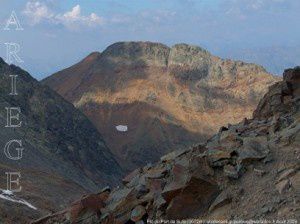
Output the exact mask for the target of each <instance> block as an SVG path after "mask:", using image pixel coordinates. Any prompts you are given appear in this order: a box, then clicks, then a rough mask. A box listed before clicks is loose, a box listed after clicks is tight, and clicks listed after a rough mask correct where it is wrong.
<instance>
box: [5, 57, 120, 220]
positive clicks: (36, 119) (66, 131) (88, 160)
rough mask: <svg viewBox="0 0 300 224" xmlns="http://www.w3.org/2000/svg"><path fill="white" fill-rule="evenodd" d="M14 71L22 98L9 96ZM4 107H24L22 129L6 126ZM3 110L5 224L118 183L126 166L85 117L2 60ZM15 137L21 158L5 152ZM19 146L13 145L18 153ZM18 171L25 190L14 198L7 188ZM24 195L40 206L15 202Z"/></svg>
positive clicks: (26, 198) (49, 90) (13, 152)
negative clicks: (9, 175)
mask: <svg viewBox="0 0 300 224" xmlns="http://www.w3.org/2000/svg"><path fill="white" fill-rule="evenodd" d="M10 75H18V78H17V91H18V95H17V96H11V95H9V93H10V90H11V79H10ZM5 107H20V109H21V115H20V117H21V118H20V120H21V121H22V126H21V127H20V128H6V127H5V125H6V122H7V115H6V110H5ZM0 108H1V110H0V127H1V128H0V146H1V153H0V154H1V156H0V223H5V224H9V223H13V224H15V223H27V221H28V220H29V219H32V218H33V217H38V216H40V215H41V214H48V213H49V212H51V211H55V209H59V208H62V207H64V206H65V205H66V204H68V203H69V202H70V201H72V200H74V199H75V198H77V197H78V196H79V195H82V194H83V193H86V192H93V191H95V190H99V188H100V187H103V186H106V185H107V184H113V185H116V184H117V183H118V181H119V179H120V176H121V173H122V171H121V168H120V166H119V165H118V163H117V162H116V161H115V159H114V158H113V155H112V154H111V152H110V150H109V149H108V148H107V146H106V145H105V142H104V141H103V139H102V136H101V135H100V134H99V133H98V131H97V129H96V128H95V127H94V126H93V125H92V123H91V122H90V121H89V120H88V119H87V118H86V117H85V115H84V114H83V113H82V112H80V111H78V110H77V109H76V108H75V107H74V106H73V105H72V104H71V103H69V102H67V101H65V100H64V99H63V98H62V97H61V96H60V95H58V94H57V93H56V92H54V91H53V90H51V89H50V88H49V87H47V86H43V85H41V84H40V83H39V82H38V81H36V80H35V79H34V78H32V77H31V76H30V75H29V74H28V73H27V72H25V71H24V70H22V69H20V68H19V67H16V66H14V65H8V64H6V63H5V62H4V61H3V60H2V59H1V58H0ZM13 122H15V120H14V119H13ZM12 139H18V140H19V139H20V140H22V145H23V147H24V152H23V158H22V159H21V160H18V161H14V160H10V159H8V158H7V157H6V156H5V154H4V151H3V148H4V146H5V144H6V143H7V142H8V141H9V140H12ZM17 146H18V145H12V147H11V149H10V152H11V154H12V155H14V156H15V155H16V152H17V151H16V149H15V147H17ZM14 171H16V172H17V171H20V172H21V186H22V188H23V190H22V191H21V192H20V193H16V194H15V195H14V196H11V195H9V193H7V192H4V191H2V190H3V189H7V188H6V175H5V172H14ZM13 179H14V178H13ZM21 199H24V200H26V201H27V202H28V203H31V204H32V205H33V206H35V207H36V208H37V210H34V209H32V208H30V207H28V206H26V205H25V204H20V203H17V202H16V201H20V200H21ZM12 200H15V201H12Z"/></svg>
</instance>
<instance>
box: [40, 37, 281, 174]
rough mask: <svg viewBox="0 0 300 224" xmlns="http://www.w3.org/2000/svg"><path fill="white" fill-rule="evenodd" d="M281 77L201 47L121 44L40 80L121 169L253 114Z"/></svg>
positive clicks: (188, 144)
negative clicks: (85, 122) (96, 134)
mask: <svg viewBox="0 0 300 224" xmlns="http://www.w3.org/2000/svg"><path fill="white" fill-rule="evenodd" d="M276 80H279V79H278V78H275V77H273V76H272V75H270V74H268V73H267V72H266V71H265V70H264V69H263V68H262V67H261V66H258V65H255V64H248V63H244V62H241V61H232V60H223V59H220V58H218V57H216V56H213V55H211V54H210V53H209V52H207V51H206V50H204V49H202V48H200V47H196V46H190V45H186V44H177V45H174V46H173V47H172V48H169V47H167V46H165V45H163V44H159V43H151V42H120V43H115V44H113V45H111V46H109V47H108V48H107V49H106V50H105V51H104V52H103V53H92V54H90V55H89V56H88V57H86V58H85V59H84V60H82V61H81V62H79V63H78V64H75V65H73V66H71V67H70V68H67V69H65V70H62V71H60V72H58V73H56V74H54V75H52V76H50V77H48V78H46V79H45V80H43V83H44V84H46V85H48V86H49V87H51V88H52V89H53V90H55V91H57V92H58V93H59V94H60V95H62V96H63V97H64V98H65V99H66V100H68V101H70V102H72V103H73V104H74V105H75V106H76V107H77V108H79V109H80V110H81V111H82V112H83V113H84V114H85V115H87V117H89V119H90V120H91V121H92V122H93V124H94V125H95V126H96V127H97V128H98V130H99V131H100V133H101V134H103V137H104V140H105V141H106V142H107V144H108V147H109V148H110V149H111V150H112V152H113V154H114V155H115V156H116V158H117V160H118V161H119V163H120V164H121V166H123V168H124V169H127V170H133V169H134V168H136V167H138V166H141V165H145V164H146V163H147V162H153V161H157V160H158V159H159V158H160V156H161V155H163V154H165V153H167V152H170V151H171V150H174V149H176V148H177V149H178V148H183V147H187V146H190V145H192V144H193V143H199V142H201V141H203V140H205V139H207V138H208V137H209V136H211V135H212V134H213V133H214V132H215V131H216V130H217V129H218V127H219V126H221V125H226V124H227V123H233V122H237V121H240V120H241V119H242V118H243V117H250V116H251V112H252V111H253V109H254V108H255V107H256V105H257V103H258V99H259V98H261V97H262V96H263V94H264V93H265V92H266V90H267V87H268V86H269V85H271V84H273V83H274V82H275V81H276ZM118 125H123V126H127V128H128V131H127V132H120V131H117V129H116V126H118Z"/></svg>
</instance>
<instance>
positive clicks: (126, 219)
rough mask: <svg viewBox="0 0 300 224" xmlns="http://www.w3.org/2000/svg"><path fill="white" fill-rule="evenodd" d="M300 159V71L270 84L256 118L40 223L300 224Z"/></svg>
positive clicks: (174, 154) (38, 223)
mask: <svg viewBox="0 0 300 224" xmlns="http://www.w3.org/2000/svg"><path fill="white" fill-rule="evenodd" d="M299 161H300V67H297V68H295V69H289V70H286V71H285V73H284V80H283V81H281V82H278V83H276V84H274V85H273V86H271V87H270V89H269V91H268V93H267V94H266V95H265V96H264V97H263V99H262V100H261V101H260V103H259V105H258V107H257V108H256V110H255V112H254V113H253V119H245V120H244V121H242V122H240V123H238V124H235V125H228V126H227V127H222V128H220V130H219V132H218V133H217V134H216V135H214V136H213V137H212V138H211V139H209V140H208V141H207V142H206V144H201V145H198V146H196V147H192V148H189V149H186V150H182V151H174V152H172V153H170V154H167V155H166V156H163V157H162V158H161V160H160V162H158V163H156V164H155V165H148V166H145V167H143V168H139V169H137V170H135V171H133V172H132V173H131V174H129V175H128V176H126V177H125V178H124V179H123V183H124V186H123V187H121V188H116V189H114V190H113V191H112V192H110V191H109V190H108V189H106V190H103V191H102V192H100V193H99V194H95V195H89V196H86V197H83V198H82V199H80V200H79V201H77V202H75V203H74V204H73V205H72V206H71V207H69V208H68V209H66V210H63V211H62V212H60V213H57V214H54V215H51V216H48V217H44V218H42V219H40V220H39V221H36V222H34V223H35V224H50V223H64V224H69V223H79V224H94V223H102V224H130V223H132V224H134V223H138V224H143V223H146V220H147V219H148V223H179V222H177V221H178V220H182V219H184V220H185V221H182V222H181V221H180V223H206V222H205V220H206V221H208V220H210V221H212V220H215V221H216V223H220V221H223V222H222V223H228V221H230V220H231V221H232V220H234V221H235V222H237V223H241V222H243V223H246V221H247V223H253V222H255V220H256V221H258V220H260V222H259V223H274V222H276V223H297V220H298V221H300V162H299ZM186 219H189V220H190V222H188V221H187V220H186ZM151 220H152V221H153V222H151ZM154 220H156V221H157V222H154ZM163 220H168V221H163ZM170 220H174V221H170ZM176 220H177V221H176ZM226 220H227V222H225V221H226ZM251 220H252V221H251ZM235 222H232V223H235ZM210 223H211V222H210Z"/></svg>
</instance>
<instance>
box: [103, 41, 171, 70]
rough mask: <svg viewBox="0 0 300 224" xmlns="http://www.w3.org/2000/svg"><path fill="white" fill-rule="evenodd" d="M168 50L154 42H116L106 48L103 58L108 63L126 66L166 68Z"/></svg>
mask: <svg viewBox="0 0 300 224" xmlns="http://www.w3.org/2000/svg"><path fill="white" fill-rule="evenodd" d="M169 52H170V48H169V47H168V46H166V45H163V44H161V43H154V42H141V41H138V42H117V43H114V44H112V45H110V46H109V47H107V48H106V49H105V50H104V52H103V56H104V57H105V58H106V59H107V60H108V61H110V62H114V63H121V64H127V65H132V64H136V65H156V66H166V65H167V62H168V56H169Z"/></svg>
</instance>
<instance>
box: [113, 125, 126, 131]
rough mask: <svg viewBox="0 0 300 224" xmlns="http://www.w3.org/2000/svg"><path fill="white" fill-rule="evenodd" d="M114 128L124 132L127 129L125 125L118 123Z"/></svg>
mask: <svg viewBox="0 0 300 224" xmlns="http://www.w3.org/2000/svg"><path fill="white" fill-rule="evenodd" d="M116 129H117V130H118V131H121V132H126V131H128V127H127V125H118V126H116Z"/></svg>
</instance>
